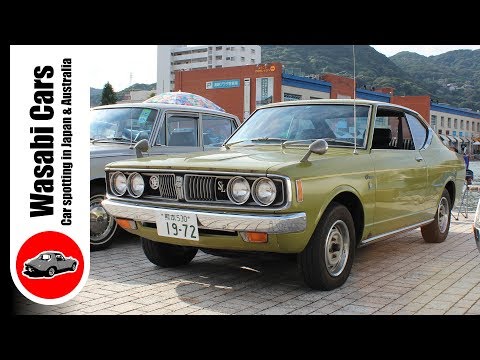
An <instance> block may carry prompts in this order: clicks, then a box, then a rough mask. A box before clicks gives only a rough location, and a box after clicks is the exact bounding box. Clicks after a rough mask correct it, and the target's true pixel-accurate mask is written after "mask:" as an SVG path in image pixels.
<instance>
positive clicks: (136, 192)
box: [127, 172, 145, 198]
mask: <svg viewBox="0 0 480 360" xmlns="http://www.w3.org/2000/svg"><path fill="white" fill-rule="evenodd" d="M127 183H128V192H129V194H130V195H132V196H133V197H136V198H138V197H140V196H142V194H143V190H144V189H145V182H144V181H143V177H142V175H140V174H139V173H136V172H135V173H131V174H130V176H129V177H128V181H127Z"/></svg>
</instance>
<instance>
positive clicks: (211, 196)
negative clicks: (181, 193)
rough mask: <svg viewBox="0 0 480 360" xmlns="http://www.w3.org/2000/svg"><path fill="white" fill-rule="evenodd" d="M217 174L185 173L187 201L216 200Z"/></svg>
mask: <svg viewBox="0 0 480 360" xmlns="http://www.w3.org/2000/svg"><path fill="white" fill-rule="evenodd" d="M215 179H216V177H215V176H203V175H185V182H186V186H185V190H186V193H185V199H186V200H187V201H215V200H216V199H215Z"/></svg>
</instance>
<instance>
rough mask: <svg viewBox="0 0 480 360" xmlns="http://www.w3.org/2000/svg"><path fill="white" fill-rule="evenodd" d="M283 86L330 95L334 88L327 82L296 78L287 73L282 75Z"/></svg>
mask: <svg viewBox="0 0 480 360" xmlns="http://www.w3.org/2000/svg"><path fill="white" fill-rule="evenodd" d="M282 85H285V86H292V87H297V88H302V89H308V90H315V91H321V92H326V93H329V94H330V90H331V88H332V84H331V83H329V82H327V81H322V80H316V79H310V78H307V77H301V76H295V75H290V74H285V73H282Z"/></svg>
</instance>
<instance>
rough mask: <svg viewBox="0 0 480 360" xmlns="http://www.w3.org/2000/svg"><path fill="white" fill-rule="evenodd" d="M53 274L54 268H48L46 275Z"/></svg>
mask: <svg viewBox="0 0 480 360" xmlns="http://www.w3.org/2000/svg"><path fill="white" fill-rule="evenodd" d="M53 275H55V269H54V268H53V267H51V268H50V269H48V276H50V277H52V276H53Z"/></svg>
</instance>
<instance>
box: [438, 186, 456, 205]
mask: <svg viewBox="0 0 480 360" xmlns="http://www.w3.org/2000/svg"><path fill="white" fill-rule="evenodd" d="M445 189H447V191H448V194H449V195H450V206H451V207H453V204H455V200H456V187H455V182H454V181H453V180H451V179H450V180H449V181H448V182H447V183H446V184H445ZM440 196H441V195H440Z"/></svg>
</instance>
